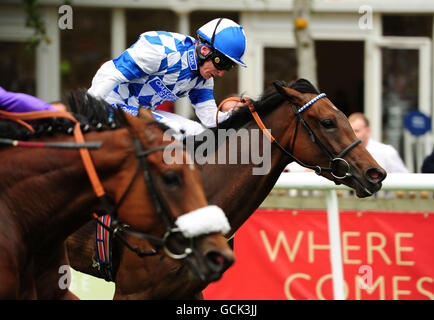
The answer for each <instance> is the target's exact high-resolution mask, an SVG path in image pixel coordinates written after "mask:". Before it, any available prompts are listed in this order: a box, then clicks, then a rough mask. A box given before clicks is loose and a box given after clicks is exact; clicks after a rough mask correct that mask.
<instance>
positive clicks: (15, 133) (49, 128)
mask: <svg viewBox="0 0 434 320" xmlns="http://www.w3.org/2000/svg"><path fill="white" fill-rule="evenodd" d="M66 108H67V111H68V112H70V113H72V115H73V116H74V117H75V118H76V119H77V120H78V121H79V122H80V124H81V128H82V131H83V132H84V133H86V132H89V131H94V130H98V131H103V130H109V129H115V128H123V127H127V126H128V121H127V119H126V117H125V113H124V112H123V111H122V109H121V108H115V107H113V106H112V105H110V104H109V103H107V102H105V101H104V100H102V99H99V98H95V97H93V96H92V95H90V94H88V93H87V92H86V90H83V89H81V90H77V91H74V92H71V93H70V94H69V96H68V97H67V102H66ZM31 125H32V127H33V128H34V129H35V132H31V131H30V130H28V129H27V128H25V127H24V126H21V125H19V124H17V123H15V122H12V121H8V120H0V137H2V138H9V139H19V140H25V139H29V138H35V137H40V136H48V135H53V134H56V133H66V134H72V129H73V127H74V124H73V123H72V121H70V120H67V119H64V118H47V119H39V120H34V121H32V122H31Z"/></svg>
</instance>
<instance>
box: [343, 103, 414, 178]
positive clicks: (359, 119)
mask: <svg viewBox="0 0 434 320" xmlns="http://www.w3.org/2000/svg"><path fill="white" fill-rule="evenodd" d="M348 121H349V122H350V124H351V127H352V128H353V130H354V133H355V134H356V136H357V138H359V139H360V140H362V143H361V144H362V146H364V147H365V148H366V149H367V150H368V151H369V153H370V154H371V155H372V157H373V158H374V159H375V160H376V161H377V162H378V164H379V165H380V166H382V167H383V168H384V170H386V172H387V173H391V172H402V173H407V172H409V171H408V169H407V168H406V167H405V165H404V162H403V161H402V159H401V157H400V156H399V154H398V151H396V149H395V148H394V147H393V146H391V145H388V144H384V143H381V142H378V141H375V140H374V139H372V138H371V128H370V127H369V121H368V119H367V118H366V117H365V116H364V115H363V114H362V113H360V112H355V113H353V114H351V115H350V116H349V117H348Z"/></svg>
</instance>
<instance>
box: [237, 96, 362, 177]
mask: <svg viewBox="0 0 434 320" xmlns="http://www.w3.org/2000/svg"><path fill="white" fill-rule="evenodd" d="M324 97H326V94H325V93H321V94H319V95H318V96H316V97H315V98H313V99H312V100H310V101H309V102H307V103H306V104H305V105H303V106H302V107H301V108H300V109H298V108H297V106H295V105H294V104H293V103H291V102H290V105H291V108H292V110H293V112H294V114H295V116H296V121H297V123H296V126H295V132H294V135H293V138H292V142H291V149H290V151H287V150H286V149H285V148H284V147H282V145H281V144H279V143H278V142H277V141H276V139H275V138H274V137H273V136H272V135H271V133H270V132H269V131H268V130H267V129H266V128H265V125H264V124H263V122H262V120H261V118H260V117H259V115H258V113H257V111H256V110H255V106H254V104H253V102H252V101H251V100H250V99H248V98H244V102H245V103H246V104H247V105H248V107H249V110H250V112H251V113H252V115H253V118H254V119H255V121H256V123H257V124H258V126H259V128H260V129H261V130H262V132H263V133H264V134H265V136H266V137H267V138H268V140H269V141H270V142H271V143H272V144H274V145H275V146H276V147H278V148H279V149H280V150H281V151H282V152H283V153H284V154H285V155H287V156H288V157H289V158H290V159H291V160H293V161H295V162H297V163H298V164H299V165H301V166H303V167H305V168H308V169H311V170H314V171H315V173H316V174H318V175H321V173H323V172H328V173H330V174H331V175H332V176H333V178H334V180H333V181H334V182H335V183H336V184H339V183H340V182H338V181H337V180H343V179H346V178H348V177H353V178H355V177H354V176H353V175H352V173H351V166H350V164H349V163H348V162H347V161H346V160H345V159H344V157H345V155H346V154H348V152H350V151H351V150H352V149H353V148H354V147H356V146H357V145H358V144H359V143H360V142H361V140H359V139H357V140H355V141H354V142H352V143H351V144H350V145H349V146H347V147H346V148H344V150H342V151H341V152H340V153H338V154H335V153H334V152H332V151H330V150H329V149H328V148H327V147H326V146H325V144H324V143H323V142H322V141H321V139H319V137H318V136H317V134H316V133H315V132H314V131H313V130H312V128H311V127H310V126H309V124H308V123H307V122H306V121H305V119H304V118H303V116H302V112H303V111H304V110H306V109H307V108H309V107H310V106H312V105H313V104H314V103H315V102H316V101H318V100H319V99H322V98H324ZM300 123H301V124H302V126H303V127H304V128H305V130H306V131H307V133H308V134H309V136H310V139H311V140H312V142H314V143H315V144H317V145H318V147H319V148H320V149H321V151H322V152H323V153H324V154H325V155H326V156H327V157H328V159H329V166H328V167H320V166H311V165H308V164H306V163H304V162H302V161H301V160H300V159H298V158H296V157H295V156H294V154H293V152H294V146H295V139H296V137H297V131H298V126H299V124H300ZM340 164H342V165H343V167H344V168H345V170H344V173H340V172H338V170H339V165H340Z"/></svg>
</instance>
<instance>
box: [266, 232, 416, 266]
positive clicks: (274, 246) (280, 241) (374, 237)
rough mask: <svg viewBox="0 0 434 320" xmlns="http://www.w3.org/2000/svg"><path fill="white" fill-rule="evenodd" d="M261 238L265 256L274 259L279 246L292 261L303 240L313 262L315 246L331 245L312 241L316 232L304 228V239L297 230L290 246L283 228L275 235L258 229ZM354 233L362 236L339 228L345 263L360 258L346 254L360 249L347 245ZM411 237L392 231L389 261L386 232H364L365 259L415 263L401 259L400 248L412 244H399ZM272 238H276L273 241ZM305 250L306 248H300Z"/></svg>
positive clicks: (326, 247)
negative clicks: (393, 253) (391, 254)
mask: <svg viewBox="0 0 434 320" xmlns="http://www.w3.org/2000/svg"><path fill="white" fill-rule="evenodd" d="M258 233H259V236H260V238H261V239H262V242H263V244H264V248H265V251H266V252H267V255H268V258H269V259H270V261H272V262H274V261H275V260H276V258H277V256H278V255H279V251H280V249H281V248H283V250H284V251H285V253H286V256H287V257H288V260H289V261H290V262H294V261H295V259H296V256H297V253H298V251H299V249H300V245H302V244H303V243H304V244H305V245H306V247H307V252H308V262H309V263H314V262H315V251H316V250H330V245H329V244H328V243H327V244H317V243H315V232H314V231H312V230H308V231H307V241H303V240H304V239H305V237H304V234H305V232H304V231H301V230H300V231H298V232H297V234H296V236H295V240H294V242H293V246H292V248H291V246H290V245H289V244H288V243H290V241H288V239H287V236H286V235H285V232H284V231H283V230H279V231H278V232H277V236H276V237H273V235H270V234H269V233H267V231H265V230H259V231H258ZM349 236H351V237H354V238H358V239H362V236H361V233H360V232H354V231H345V232H342V238H343V241H342V251H343V254H344V260H343V262H344V264H360V263H361V262H362V260H361V259H349V258H348V251H353V252H355V253H357V252H359V253H361V251H362V246H360V245H350V244H349V243H348V241H347V239H348V237H349ZM413 237H414V233H403V232H396V233H395V234H394V240H395V241H394V242H393V244H394V252H395V261H392V260H391V258H390V257H389V255H388V254H387V253H386V251H385V248H386V246H387V238H386V236H385V235H384V234H383V233H381V232H367V233H366V240H365V242H366V254H367V262H368V264H369V265H372V264H373V263H374V262H378V258H377V261H375V259H374V257H376V256H379V257H381V258H382V260H383V261H384V263H386V264H387V265H392V264H393V262H394V264H395V265H400V266H413V265H414V264H415V262H414V261H411V260H404V258H403V256H402V255H403V252H413V251H414V247H413V246H408V245H407V246H403V245H402V241H403V240H402V239H403V238H407V239H411V238H413ZM272 239H275V240H274V242H273V241H272ZM303 252H306V251H303ZM374 252H376V253H377V255H374Z"/></svg>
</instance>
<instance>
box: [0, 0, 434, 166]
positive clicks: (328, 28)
mask: <svg viewBox="0 0 434 320" xmlns="http://www.w3.org/2000/svg"><path fill="white" fill-rule="evenodd" d="M39 3H40V5H41V10H40V13H41V16H42V18H43V21H44V22H45V25H46V33H47V35H48V37H49V39H50V40H51V42H50V43H42V44H40V45H39V46H38V47H37V48H36V49H30V50H29V49H28V48H27V45H26V42H27V40H28V39H29V37H30V36H31V35H32V34H33V30H32V29H31V28H27V27H26V12H25V9H24V5H23V1H21V0H2V1H1V3H0V85H1V86H3V87H5V88H6V89H8V90H12V91H22V92H26V93H30V94H34V95H36V96H38V97H40V98H42V99H44V100H46V101H48V102H50V101H55V100H59V99H60V98H61V97H62V96H63V95H64V94H66V93H67V92H68V91H70V90H73V89H77V88H83V87H84V88H88V87H89V86H90V81H91V79H92V77H93V75H94V74H95V72H96V70H97V69H98V68H99V66H100V65H101V64H102V63H103V62H105V61H106V60H109V59H111V58H114V57H116V56H118V55H119V54H120V53H121V52H122V51H123V50H125V49H126V48H127V47H128V46H130V45H132V44H133V43H134V42H135V41H136V40H137V38H138V36H139V35H140V34H141V33H143V32H145V31H149V30H167V31H175V32H179V33H183V34H189V35H192V36H196V30H197V29H198V28H199V27H200V26H201V25H202V24H204V23H206V22H207V21H209V20H211V19H213V18H216V17H227V18H230V19H232V20H234V21H237V22H238V23H240V24H242V25H243V26H244V28H245V31H246V34H247V39H248V47H247V52H246V55H245V61H246V63H247V65H248V68H247V69H243V68H239V69H237V70H236V71H232V72H230V73H229V74H228V75H226V76H225V77H224V78H222V79H216V81H215V82H216V85H215V98H216V101H217V102H219V101H220V100H222V99H223V98H224V97H225V96H226V95H228V94H230V93H233V92H238V93H242V94H244V95H247V96H250V97H253V98H257V97H258V96H259V95H260V94H261V93H262V92H263V91H264V90H265V89H266V88H268V87H270V85H271V83H272V81H273V80H286V81H288V82H289V81H291V80H293V79H295V78H297V74H296V67H295V66H296V55H295V38H294V32H293V31H294V23H293V16H292V4H293V2H292V0H237V1H234V0H219V1H213V0H200V1H199V0H159V1H155V0H117V1H114V0H105V1H103V0H72V1H68V2H67V3H68V4H69V5H70V6H71V8H72V13H73V23H72V29H62V28H60V27H59V19H60V18H61V17H62V13H59V7H60V6H61V5H63V4H65V1H63V0H39ZM311 3H312V11H311V20H310V21H309V27H310V30H311V33H312V37H313V39H314V41H315V51H316V59H317V74H318V86H319V89H320V91H321V92H325V93H327V95H328V97H329V98H330V99H331V100H332V101H333V102H334V103H335V104H336V106H337V107H338V108H340V109H341V110H342V111H343V112H344V113H345V114H346V115H347V116H348V115H349V114H350V113H353V112H356V111H360V112H364V113H365V114H366V115H367V117H368V118H369V119H370V122H371V127H372V131H373V133H372V136H373V138H374V139H377V140H380V141H383V142H385V143H389V144H392V145H394V146H395V147H396V148H397V149H398V150H399V152H400V153H401V155H402V156H403V158H405V153H409V152H412V151H411V149H409V148H405V147H404V145H405V144H404V138H403V137H404V130H405V129H404V125H403V119H404V117H405V115H406V113H407V112H409V111H411V110H419V111H421V112H423V113H425V114H426V115H428V116H431V115H432V114H433V105H434V103H433V101H434V94H433V88H434V85H433V79H432V78H433V74H434V72H433V71H434V66H433V63H432V61H433V57H434V55H433V28H434V19H433V15H434V1H432V0H419V1H407V0H382V1H375V0H315V1H311ZM188 103H189V102H188V101H182V100H181V101H179V102H177V103H176V105H175V110H176V112H178V113H180V114H183V115H185V116H192V108H191V107H190V106H189V105H188Z"/></svg>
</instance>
